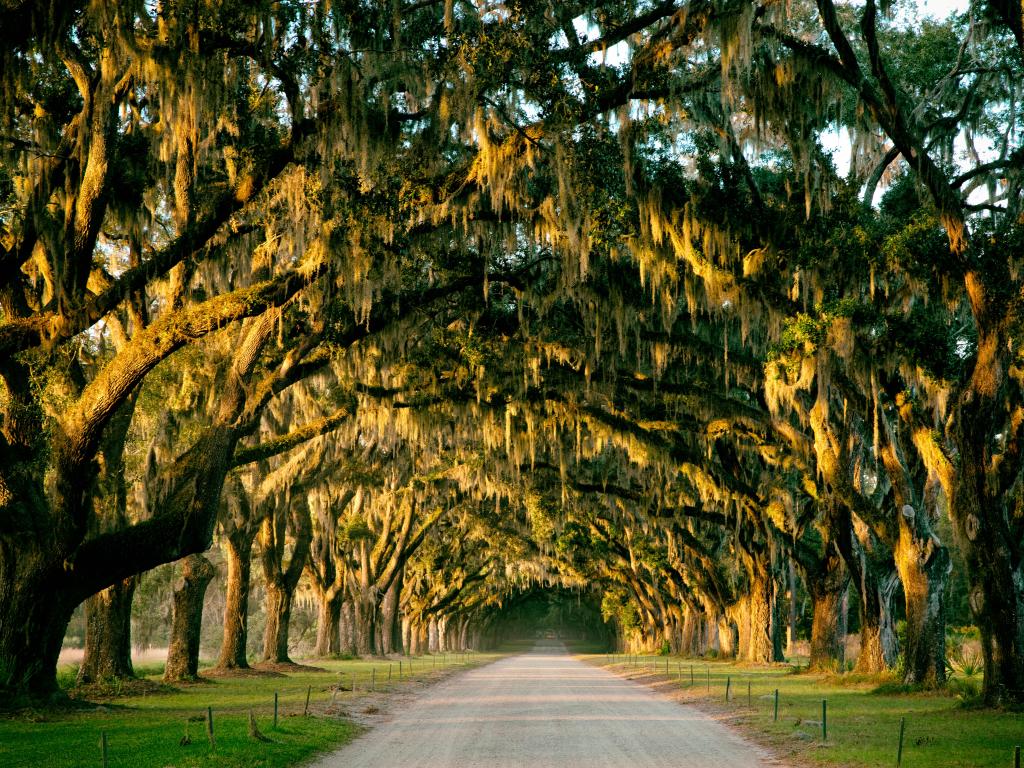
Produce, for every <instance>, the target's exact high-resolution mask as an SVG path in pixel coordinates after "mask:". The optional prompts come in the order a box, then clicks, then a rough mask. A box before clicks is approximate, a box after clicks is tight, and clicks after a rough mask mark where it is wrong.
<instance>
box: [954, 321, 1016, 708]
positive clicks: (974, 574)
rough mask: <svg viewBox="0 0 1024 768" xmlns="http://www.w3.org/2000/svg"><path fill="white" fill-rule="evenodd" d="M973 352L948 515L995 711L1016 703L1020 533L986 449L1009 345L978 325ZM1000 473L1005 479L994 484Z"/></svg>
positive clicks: (960, 410) (1000, 410)
mask: <svg viewBox="0 0 1024 768" xmlns="http://www.w3.org/2000/svg"><path fill="white" fill-rule="evenodd" d="M978 349H979V354H978V360H977V362H976V363H975V370H974V375H973V377H972V381H971V384H970V387H969V388H968V389H967V391H966V392H965V393H964V394H963V395H962V396H961V397H960V399H959V401H958V404H957V405H958V407H957V412H956V417H955V420H954V424H953V428H952V430H951V436H952V438H953V440H954V442H955V444H956V446H957V455H958V472H957V475H956V481H955V485H954V490H953V493H952V498H951V499H950V516H951V517H952V519H953V534H954V537H955V539H956V543H957V545H958V547H959V549H960V552H961V553H962V554H963V557H964V562H965V565H966V567H967V578H968V583H969V585H970V592H969V596H968V603H969V605H970V608H971V615H972V617H973V618H974V623H975V624H976V625H977V627H978V630H979V631H980V633H981V649H982V653H983V655H984V659H985V677H984V683H983V696H984V699H985V702H986V703H987V704H989V705H991V706H998V705H1003V704H1017V703H1021V702H1024V546H1022V545H1021V541H1022V539H1024V535H1022V533H1021V528H1022V523H1021V522H1020V515H1019V513H1018V514H1017V516H1016V518H1015V517H1014V513H1013V512H1012V509H1013V505H1014V504H1015V503H1016V501H1015V499H1014V498H1012V494H1011V493H1010V492H1009V489H1010V487H1012V483H1014V482H1016V477H1015V475H1014V474H1013V473H1012V472H1008V471H1007V469H1006V468H1005V467H1002V466H1000V470H1002V471H1001V472H996V471H992V470H991V469H990V467H993V466H995V465H996V459H995V458H994V457H993V456H992V455H991V448H990V446H992V445H993V443H994V442H995V437H994V435H996V433H997V432H999V431H1000V430H1008V429H1009V427H1008V426H1007V425H1005V424H1003V422H1002V421H998V422H997V421H996V420H995V419H994V416H995V415H996V414H1000V415H1002V416H1003V418H1005V406H1004V405H1003V402H1002V398H1003V395H1004V393H1003V391H1002V388H998V387H997V384H998V383H999V382H1000V381H1003V382H1004V384H1003V386H1004V387H1005V386H1007V385H1006V384H1005V379H1004V377H1005V371H1007V370H1009V369H1010V368H1011V366H1012V361H1011V360H1008V359H1005V358H1006V357H1007V356H1008V350H1009V349H1010V346H1009V345H1008V343H1007V341H1006V339H1005V338H1000V334H998V333H996V332H995V331H994V330H989V329H985V328H979V338H978ZM1019 439H1020V437H1019V436H1015V437H1014V440H1015V441H1016V440H1019ZM1016 450H1017V452H1019V448H1017V449H1016ZM1007 452H1008V451H1007ZM1001 458H1002V461H1003V463H1004V464H1005V463H1007V462H1009V461H1010V457H1005V456H1004V457H1001ZM1016 461H1017V462H1019V461H1020V460H1019V459H1017V460H1016ZM1018 471H1019V468H1018ZM1003 473H1007V474H1009V475H1010V477H1008V478H1006V479H1002V478H1001V477H1000V475H1001V474H1003ZM1001 479H1002V482H1000V480H1001Z"/></svg>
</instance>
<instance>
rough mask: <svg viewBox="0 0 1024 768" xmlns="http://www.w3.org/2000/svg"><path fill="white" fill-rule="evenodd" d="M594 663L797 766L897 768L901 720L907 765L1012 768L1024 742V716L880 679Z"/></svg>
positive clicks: (711, 665)
mask: <svg viewBox="0 0 1024 768" xmlns="http://www.w3.org/2000/svg"><path fill="white" fill-rule="evenodd" d="M587 659H588V660H589V661H591V663H595V664H599V665H602V666H606V667H607V668H608V669H610V670H611V671H614V672H616V673H617V674H620V675H623V676H625V677H628V678H632V679H636V680H638V681H639V682H643V683H646V684H648V685H651V686H652V687H654V688H656V689H658V690H659V691H661V692H664V693H667V694H669V695H671V696H672V697H673V698H676V699H678V700H680V701H682V702H684V703H690V704H695V705H697V706H698V707H700V708H701V709H702V710H704V711H706V712H708V713H709V714H711V715H713V716H714V717H716V718H717V719H719V720H722V721H723V722H725V723H727V724H728V725H731V726H734V727H736V728H738V729H739V730H740V731H742V732H743V733H744V734H745V735H747V736H748V737H750V738H751V739H752V740H753V741H756V742H758V743H761V744H764V745H766V746H768V747H769V748H771V750H772V751H773V752H774V753H775V754H776V755H778V756H779V757H781V758H783V759H784V760H785V761H788V762H789V763H793V764H796V765H806V766H830V767H832V768H840V767H841V768H868V767H870V768H875V767H876V766H877V767H878V768H882V767H884V768H892V766H895V765H896V757H897V751H898V745H899V732H900V719H901V718H905V722H906V731H905V734H904V742H903V755H902V766H903V768H926V767H927V768H938V767H939V766H941V768H1012V766H1013V749H1014V746H1015V745H1018V744H1024V716H1022V714H1021V713H1020V712H1006V711H999V710H989V709H977V708H970V707H965V706H963V705H962V702H961V701H960V700H959V699H958V698H956V697H955V696H953V695H950V694H949V693H945V692H937V691H921V690H916V691H914V690H911V691H908V692H904V689H903V687H901V686H893V685H887V684H886V683H887V682H889V681H885V680H880V679H878V678H864V677H854V676H852V675H845V676H833V675H822V674H813V673H809V672H806V671H804V672H800V673H794V670H793V668H792V667H791V666H789V665H775V666H767V667H761V666H746V665H743V664H737V663H734V662H721V661H705V660H703V659H679V658H674V657H663V656H662V657H652V656H648V657H643V656H641V657H639V658H638V659H637V661H636V662H635V663H634V662H633V661H632V660H630V661H623V660H622V659H623V657H621V656H620V657H608V656H601V655H596V656H589V657H587ZM666 661H667V663H668V669H667V671H666V667H665V664H666ZM691 670H692V673H691ZM691 674H692V682H691ZM727 685H728V687H729V694H730V695H729V701H728V702H727V701H726V698H725V694H726V687H727ZM748 685H749V698H748ZM776 689H778V691H779V714H778V720H775V716H774V708H775V702H774V692H775V690H776ZM823 699H824V700H825V701H826V702H827V712H826V729H827V733H826V734H825V738H823V734H822V700H823Z"/></svg>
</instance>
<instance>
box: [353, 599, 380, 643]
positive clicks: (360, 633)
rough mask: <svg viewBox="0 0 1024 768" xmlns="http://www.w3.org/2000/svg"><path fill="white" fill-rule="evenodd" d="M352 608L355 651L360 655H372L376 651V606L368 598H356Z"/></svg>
mask: <svg viewBox="0 0 1024 768" xmlns="http://www.w3.org/2000/svg"><path fill="white" fill-rule="evenodd" d="M353 608H354V609H355V610H354V611H353V613H354V616H353V619H354V622H353V623H354V625H355V631H356V651H357V652H358V653H359V655H360V656H373V655H374V654H375V653H376V652H377V648H376V644H375V640H376V634H377V631H376V630H377V606H376V604H374V603H373V602H371V601H369V600H356V601H355V602H354V603H353Z"/></svg>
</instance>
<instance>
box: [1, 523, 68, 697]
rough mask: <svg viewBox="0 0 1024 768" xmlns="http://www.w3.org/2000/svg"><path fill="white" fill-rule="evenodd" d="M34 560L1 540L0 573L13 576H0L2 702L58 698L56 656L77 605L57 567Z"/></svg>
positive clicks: (30, 555) (14, 545)
mask: <svg viewBox="0 0 1024 768" xmlns="http://www.w3.org/2000/svg"><path fill="white" fill-rule="evenodd" d="M33 560H35V561H36V562H38V557H37V556H36V554H35V553H32V552H26V551H25V549H24V548H22V549H19V547H18V545H17V544H16V543H13V544H12V543H9V541H8V540H6V539H4V540H0V573H4V574H7V573H11V574H13V575H12V577H11V578H9V579H8V578H6V577H5V578H3V579H0V619H2V620H0V670H2V674H0V701H3V702H6V703H10V704H12V705H16V704H19V703H21V702H22V701H39V702H41V703H44V704H45V703H47V702H49V701H51V700H56V699H59V698H61V697H62V694H61V693H60V689H59V687H58V685H57V659H58V657H59V656H60V649H61V646H62V645H63V642H64V633H65V632H66V631H67V626H68V622H69V621H70V620H71V614H72V612H73V611H74V608H75V606H74V605H70V604H69V603H68V602H67V601H65V599H64V595H65V594H66V591H65V587H64V585H63V580H62V579H61V578H60V576H59V574H60V570H59V569H57V568H53V569H43V568H39V569H36V568H32V567H31V566H30V563H31V562H32V561H33ZM44 595H45V597H41V596H44ZM4 706H5V705H4V704H0V709H3V708H4Z"/></svg>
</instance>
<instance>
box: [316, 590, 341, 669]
mask: <svg viewBox="0 0 1024 768" xmlns="http://www.w3.org/2000/svg"><path fill="white" fill-rule="evenodd" d="M341 603H342V594H341V592H340V591H333V592H326V593H323V594H321V595H320V596H319V601H318V603H317V613H316V647H315V649H314V653H315V654H316V655H317V656H319V657H321V658H323V657H326V656H337V655H338V654H340V653H341V626H340V625H341Z"/></svg>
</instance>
